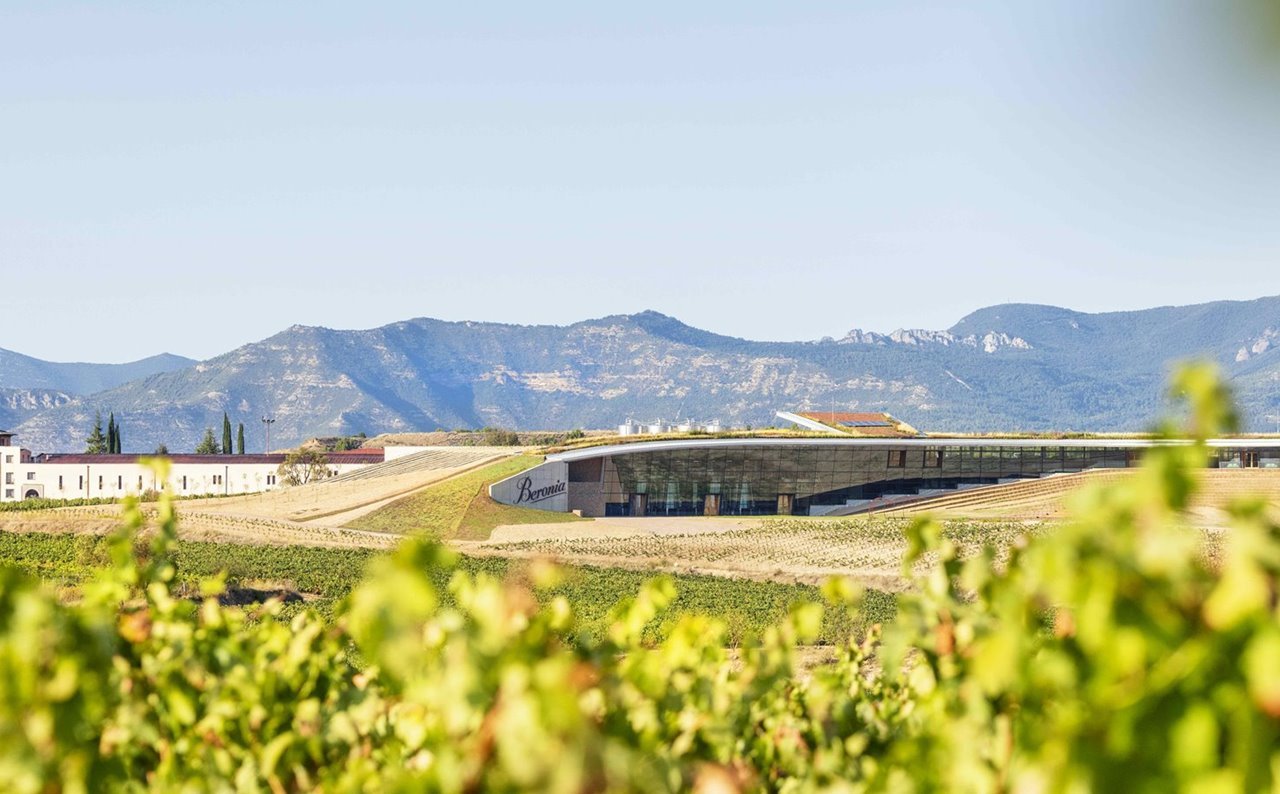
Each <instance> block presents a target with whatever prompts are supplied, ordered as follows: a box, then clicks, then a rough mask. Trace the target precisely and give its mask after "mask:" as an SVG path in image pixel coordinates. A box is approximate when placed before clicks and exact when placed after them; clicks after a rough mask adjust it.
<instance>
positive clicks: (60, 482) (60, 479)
mask: <svg viewBox="0 0 1280 794" xmlns="http://www.w3.org/2000/svg"><path fill="white" fill-rule="evenodd" d="M58 490H59V491H61V490H62V475H61V474H59V475H58Z"/></svg>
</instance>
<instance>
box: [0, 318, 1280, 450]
mask: <svg viewBox="0 0 1280 794" xmlns="http://www.w3.org/2000/svg"><path fill="white" fill-rule="evenodd" d="M1277 348H1280V297H1270V298H1261V299H1258V300H1254V301H1243V302H1238V301H1221V302H1216V303H1207V304H1201V305H1196V306H1183V307H1163V308H1157V309H1148V310H1142V311H1131V312H1112V313H1105V314H1086V313H1081V312H1075V311H1071V310H1068V309H1061V308H1056V307H1052V306H1038V305H1029V304H1006V305H1000V306H992V307H989V308H985V309H980V310H978V311H976V312H973V313H972V314H970V315H968V316H967V317H965V318H963V319H962V320H960V321H959V322H958V323H956V324H955V325H954V326H952V327H951V328H948V329H946V330H944V331H930V330H918V329H917V330H900V331H895V332H893V333H891V334H881V333H876V332H869V331H862V330H853V331H851V332H850V333H849V334H847V335H846V336H845V337H843V338H841V339H824V340H820V341H816V342H813V341H811V342H758V341H749V340H745V339H737V338H733V337H726V336H720V335H717V334H714V333H711V332H708V331H702V330H699V329H697V328H693V327H690V326H688V325H685V324H683V323H681V322H679V321H678V320H676V319H674V318H671V317H667V316H665V315H662V314H658V313H656V312H642V313H640V314H635V315H617V316H611V317H603V318H600V319H596V320H586V321H583V322H579V323H574V324H572V325H569V326H564V327H560V326H516V325H504V324H499V323H478V322H444V321H440V320H432V319H425V318H424V319H415V320H407V321H404V322H398V323H393V324H391V325H387V326H383V327H381V328H375V329H371V330H361V331H338V330H331V329H326V328H314V327H304V326H294V327H292V328H289V329H287V330H285V331H282V332H281V333H279V334H276V335H275V336H272V337H270V338H269V339H265V340H263V341H261V342H256V343H253V344H249V345H245V346H243V347H240V348H238V349H236V350H233V351H231V352H229V353H226V354H224V355H221V356H218V357H216V358H212V359H209V360H207V361H203V362H198V363H197V362H192V361H189V360H187V359H182V358H180V357H177V356H168V355H164V356H156V357H153V358H149V359H146V360H144V361H139V362H134V363H132V364H121V365H93V364H51V363H49V362H43V361H39V360H37V359H32V358H29V357H26V356H21V355H19V354H16V353H11V352H9V351H3V350H0V427H8V429H10V430H11V431H13V432H15V433H17V434H18V435H19V441H20V442H21V443H22V445H23V446H25V447H28V448H31V449H35V450H37V451H54V450H79V449H81V448H82V447H83V439H84V437H85V435H87V433H88V431H89V428H90V426H91V425H92V422H93V416H94V412H95V410H101V411H102V412H103V415H104V416H105V415H106V413H107V412H108V411H114V412H115V414H116V416H117V417H119V418H121V420H122V422H123V426H124V429H125V430H124V442H125V449H126V450H129V451H150V450H152V449H154V448H155V446H156V444H158V443H162V442H163V443H165V444H167V445H168V447H169V448H170V449H171V450H173V451H179V450H187V449H190V448H192V447H194V445H195V444H196V443H197V442H198V440H199V438H200V436H201V434H202V433H203V430H204V428H205V427H215V428H216V427H218V426H220V424H221V421H222V413H223V411H226V412H227V413H228V414H230V416H231V418H232V421H233V422H240V421H242V422H244V423H245V425H246V429H247V430H248V432H249V437H250V439H251V440H250V443H249V446H250V447H251V448H261V446H262V438H261V425H260V422H259V419H260V417H262V416H264V415H270V416H274V417H275V418H276V420H277V421H276V423H275V425H274V426H273V429H272V446H273V447H280V446H286V445H292V444H296V443H298V442H300V441H303V440H305V439H306V438H309V437H313V436H317V435H337V434H344V433H357V432H365V433H367V434H369V435H374V434H376V433H381V432H396V431H410V430H433V429H436V428H457V427H481V426H485V425H494V426H503V427H509V428H519V429H543V428H570V427H610V426H613V425H616V424H618V423H619V422H621V421H623V420H625V419H627V418H628V417H634V418H636V419H639V420H651V419H654V418H658V417H663V418H667V419H674V418H677V416H681V417H683V416H693V417H696V418H703V419H709V418H719V419H721V420H722V421H724V422H725V423H726V424H730V425H740V424H753V425H767V424H770V423H772V422H773V421H774V420H773V413H774V411H775V410H777V409H779V408H787V409H795V410H804V409H812V410H826V409H830V408H832V407H836V408H844V409H858V410H887V411H890V412H891V413H894V414H895V415H897V416H899V417H900V418H902V419H905V420H906V421H908V422H910V423H912V424H913V425H915V426H917V427H920V428H922V429H925V430H956V431H978V430H991V431H998V430H1004V431H1013V430H1105V431H1119V430H1141V429H1145V428H1147V427H1148V426H1149V425H1150V424H1151V422H1152V421H1153V419H1154V418H1155V417H1157V416H1158V415H1159V414H1160V413H1161V411H1162V410H1163V408H1164V406H1165V402H1164V397H1163V394H1164V388H1165V383H1166V380H1167V376H1168V372H1169V370H1170V367H1171V366H1172V364H1173V363H1174V362H1176V361H1179V360H1183V359H1187V358H1192V357H1207V358H1211V359H1213V360H1215V361H1217V362H1218V363H1219V364H1220V365H1221V367H1222V368H1223V370H1224V372H1225V373H1226V374H1227V376H1228V377H1229V378H1230V379H1231V382H1232V385H1233V386H1234V388H1235V389H1236V393H1237V397H1238V399H1239V401H1240V405H1241V408H1242V409H1243V412H1244V415H1245V417H1246V424H1247V427H1249V428H1251V429H1255V430H1265V429H1268V428H1272V429H1273V428H1274V427H1275V421H1276V420H1275V419H1269V418H1268V417H1270V416H1273V415H1275V414H1280V391H1278V386H1280V352H1278V351H1277Z"/></svg>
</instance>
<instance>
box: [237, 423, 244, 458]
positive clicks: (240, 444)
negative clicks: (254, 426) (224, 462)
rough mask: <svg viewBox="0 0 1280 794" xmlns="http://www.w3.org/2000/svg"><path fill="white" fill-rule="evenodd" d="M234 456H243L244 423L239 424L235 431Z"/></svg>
mask: <svg viewBox="0 0 1280 794" xmlns="http://www.w3.org/2000/svg"><path fill="white" fill-rule="evenodd" d="M236 454H237V455H243V454H244V422H241V423H240V427H239V428H237V429H236Z"/></svg>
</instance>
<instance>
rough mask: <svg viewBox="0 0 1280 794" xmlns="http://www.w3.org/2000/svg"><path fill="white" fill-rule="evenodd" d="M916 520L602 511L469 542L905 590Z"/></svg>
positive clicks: (595, 560) (989, 525) (975, 536)
mask: <svg viewBox="0 0 1280 794" xmlns="http://www.w3.org/2000/svg"><path fill="white" fill-rule="evenodd" d="M907 523H909V520H907V519H898V518H882V517H878V516H860V517H852V518H842V519H831V520H821V519H817V520H815V519H785V518H781V519H777V518H771V519H754V520H752V519H701V518H686V519H669V518H619V519H596V520H595V521H592V522H589V523H582V524H569V525H564V524H553V525H537V524H534V525H524V526H521V527H502V528H499V529H498V530H496V531H495V532H494V533H493V536H492V537H491V538H490V539H489V540H487V541H483V542H476V543H459V544H457V545H458V547H459V548H460V549H461V550H463V551H464V552H466V553H468V554H477V555H482V554H494V555H499V556H504V557H546V558H550V559H554V560H559V561H562V562H570V563H575V564H584V565H596V566H600V567H610V568H628V569H633V570H646V571H667V572H673V573H700V574H711V575H716V576H730V577H735V578H745V579H756V580H769V581H780V582H789V583H805V584H818V583H821V582H823V581H825V580H826V579H828V578H830V577H832V576H850V577H853V578H855V579H857V580H859V581H860V582H862V583H863V584H865V585H867V586H871V587H876V588H878V589H882V590H900V589H901V588H902V587H903V586H904V585H905V582H904V581H903V580H902V577H901V566H902V555H903V553H904V552H905V551H906V547H907V544H906V541H905V539H904V535H903V530H904V529H905V527H906V525H907ZM1031 526H1034V525H1027V524H1022V523H1019V522H1007V521H1001V522H951V523H949V524H948V532H949V534H950V535H951V536H952V537H953V538H954V539H955V540H956V541H957V542H958V543H959V544H960V545H961V547H962V548H965V549H968V550H976V549H977V548H979V547H980V546H981V545H982V544H983V543H984V542H991V543H995V544H997V545H1000V544H1004V543H1008V542H1010V541H1012V540H1013V539H1014V538H1015V537H1017V536H1018V535H1020V534H1022V533H1023V532H1024V531H1026V530H1027V528H1029V527H1031Z"/></svg>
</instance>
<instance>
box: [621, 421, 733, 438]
mask: <svg viewBox="0 0 1280 794" xmlns="http://www.w3.org/2000/svg"><path fill="white" fill-rule="evenodd" d="M722 432H724V425H722V424H720V420H719V419H712V420H711V421H710V422H696V421H694V420H693V419H685V420H684V421H682V422H677V423H676V424H670V423H668V422H664V421H662V420H661V419H659V420H657V421H656V422H650V423H649V424H643V425H642V424H639V423H638V422H635V421H634V420H631V419H628V420H627V421H626V422H625V423H624V424H620V425H618V435H620V436H640V435H650V436H657V435H663V434H666V433H722Z"/></svg>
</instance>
